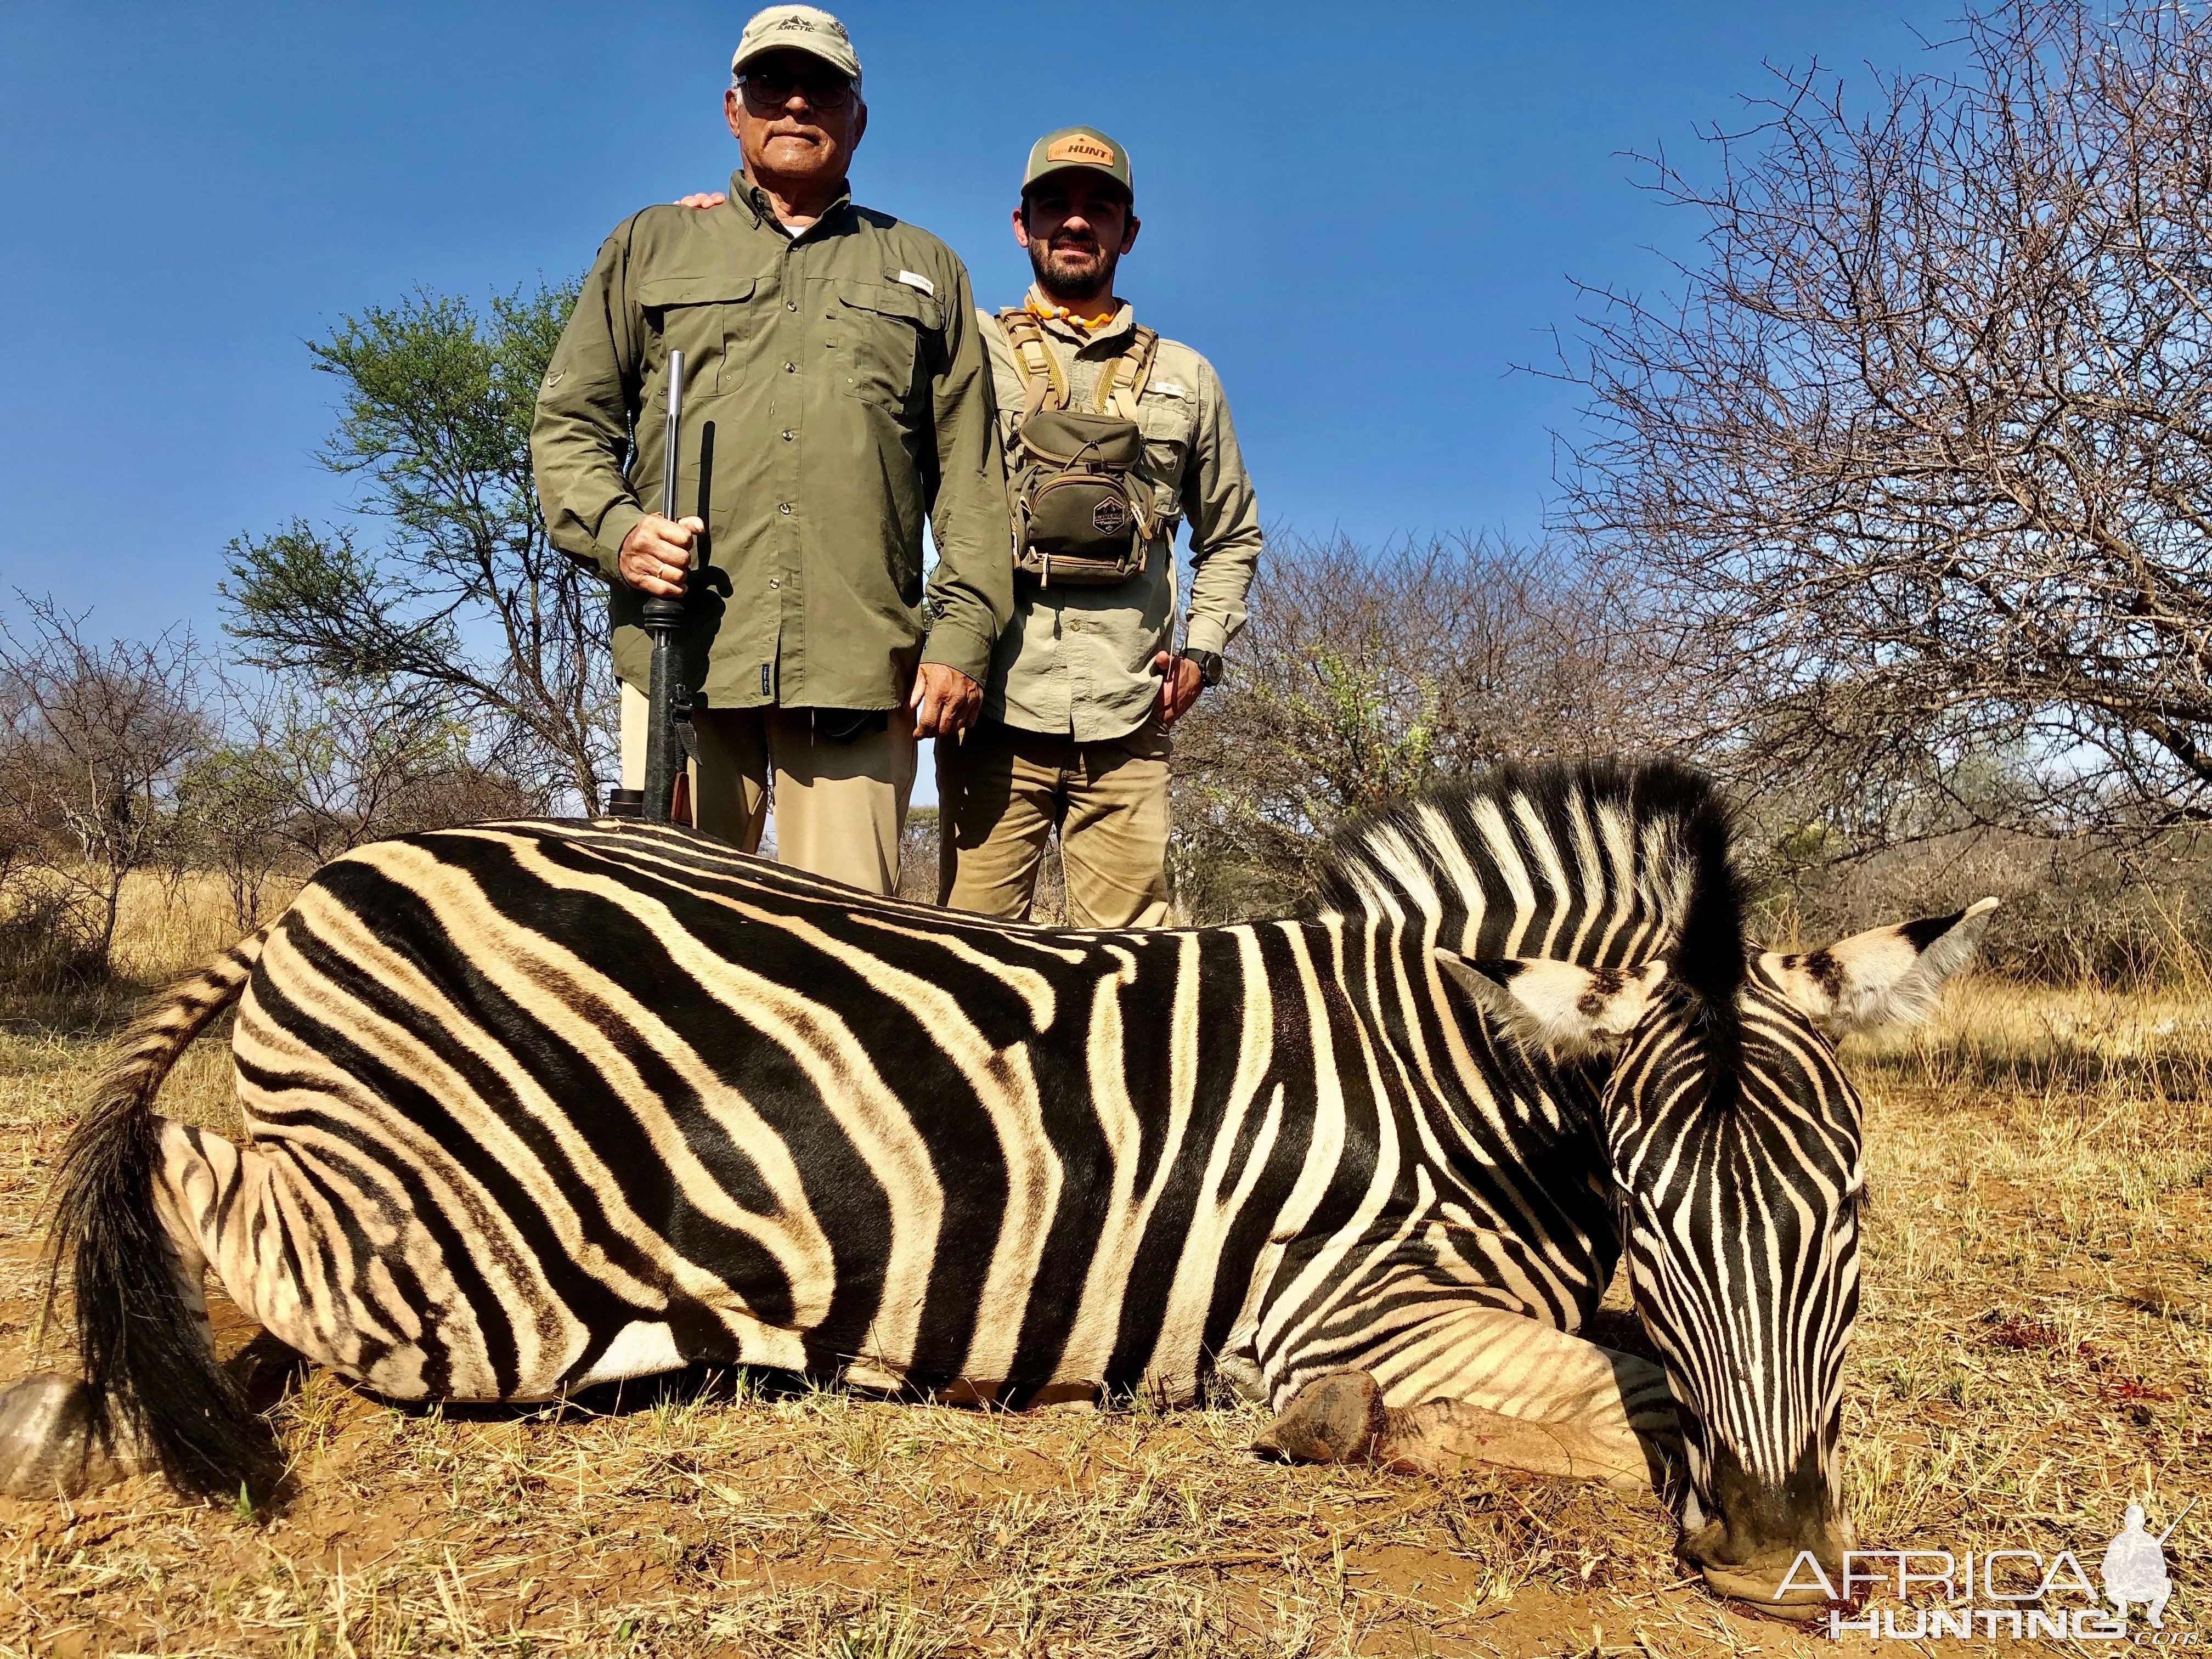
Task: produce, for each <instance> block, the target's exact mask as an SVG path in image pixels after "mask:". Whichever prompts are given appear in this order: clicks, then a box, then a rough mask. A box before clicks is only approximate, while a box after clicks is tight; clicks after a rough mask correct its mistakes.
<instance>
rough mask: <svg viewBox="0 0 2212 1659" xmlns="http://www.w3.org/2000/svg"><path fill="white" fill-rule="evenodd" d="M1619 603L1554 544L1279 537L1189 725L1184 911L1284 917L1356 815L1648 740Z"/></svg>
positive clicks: (1180, 841) (1181, 856)
mask: <svg viewBox="0 0 2212 1659" xmlns="http://www.w3.org/2000/svg"><path fill="white" fill-rule="evenodd" d="M1626 623H1627V617H1626V611H1625V609H1624V608H1623V606H1622V604H1621V600H1620V595H1619V594H1618V593H1616V592H1613V590H1612V589H1610V588H1609V587H1607V586H1606V585H1604V584H1603V583H1601V582H1600V581H1598V580H1594V579H1593V577H1592V575H1591V573H1589V571H1588V570H1586V569H1585V568H1582V567H1580V566H1578V565H1577V564H1576V563H1574V562H1570V561H1567V560H1564V559H1562V558H1560V557H1559V556H1555V555H1554V554H1553V553H1552V552H1551V551H1549V550H1543V549H1527V548H1518V547H1513V546H1509V545H1504V544H1497V543H1493V542H1490V541H1487V540H1469V539H1468V538H1451V539H1446V538H1434V539H1431V540H1429V541H1426V542H1412V541H1408V542H1404V543H1400V544H1395V545H1394V546H1390V547H1387V548H1384V549H1383V550H1380V551H1376V550H1370V549H1365V548H1361V547H1358V546H1356V545H1354V544H1352V543H1350V542H1347V541H1346V540H1344V539H1343V538H1337V539H1335V540H1334V541H1328V542H1310V541H1306V540H1304V539H1303V538H1298V537H1296V536H1279V537H1278V538H1275V539H1273V540H1272V541H1271V542H1270V544H1269V546H1268V550H1267V557H1266V559H1265V560H1264V561H1263V562H1261V568H1260V574H1259V579H1258V580H1257V581H1256V582H1255V585H1254V587H1253V591H1252V622H1251V625H1250V627H1249V628H1248V629H1246V631H1245V632H1244V633H1243V635H1240V636H1239V638H1238V641H1237V647H1236V650H1235V651H1234V652H1233V653H1231V659H1230V660H1231V675H1230V678H1229V680H1228V682H1227V683H1226V684H1225V685H1224V686H1223V687H1222V688H1221V689H1220V690H1217V691H1214V692H1211V693H1209V694H1208V695H1207V696H1206V697H1205V699H1204V700H1203V701H1201V702H1200V704H1199V708H1198V711H1197V713H1196V714H1194V715H1193V716H1192V717H1191V718H1190V719H1189V720H1188V721H1186V722H1185V724H1183V725H1182V726H1178V727H1177V729H1176V831H1175V833H1176V866H1177V879H1178V884H1179V888H1180V890H1181V892H1182V897H1183V902H1184V903H1185V905H1186V907H1187V908H1194V909H1195V910H1199V911H1202V912H1204V913H1205V914H1208V915H1215V914H1228V913H1230V912H1232V911H1238V912H1242V911H1249V910H1251V909H1253V908H1262V909H1264V908H1280V907H1281V906H1283V905H1285V904H1286V903H1288V902H1290V900H1291V896H1293V895H1294V894H1296V893H1297V892H1299V891H1301V890H1303V888H1304V885H1305V879H1304V878H1305V867H1306V861H1307V860H1308V859H1309V858H1310V856H1311V855H1312V854H1313V853H1314V852H1315V851H1316V850H1317V843H1318V841H1319V838H1320V837H1321V836H1324V835H1326V834H1327V833H1328V830H1330V829H1333V828H1334V826H1335V824H1336V823H1337V822H1338V821H1339V820H1340V818H1341V817H1344V815H1345V814H1346V813H1347V812H1351V811H1357V810H1358V808H1360V807H1363V806H1367V805H1374V804H1376V803H1377V802H1380V801H1384V800H1389V799H1392V798H1394V797H1396V796H1401V795H1404V794H1407V793H1410V792H1412V791H1413V790H1415V789H1418V788H1419V787H1421V786H1422V785H1424V784H1425V783H1427V782H1429V781H1432V780H1433V779H1435V778H1437V777H1439V776H1445V775H1455V774H1465V773H1470V772H1475V771H1479V770H1480V769H1482V768H1484V767H1486V766H1489V765H1492V764H1494V763H1497V762H1498V761H1500V760H1504V759H1516V758H1540V757H1579V756H1583V755H1589V754H1595V753H1601V752H1606V751H1607V750H1614V749H1618V748H1622V747H1627V746H1631V745H1632V744H1635V743H1636V742H1637V741H1638V739H1639V738H1642V737H1644V735H1645V733H1644V728H1643V726H1642V724H1641V716H1640V714H1639V708H1640V705H1641V702H1642V699H1641V698H1639V697H1638V695H1637V693H1636V690H1635V683H1636V682H1635V676H1636V672H1637V668H1636V660H1637V659H1636V647H1637V635H1636V632H1635V630H1634V629H1632V627H1629V626H1627V625H1626Z"/></svg>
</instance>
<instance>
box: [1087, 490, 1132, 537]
mask: <svg viewBox="0 0 2212 1659" xmlns="http://www.w3.org/2000/svg"><path fill="white" fill-rule="evenodd" d="M1128 522H1129V508H1128V506H1127V503H1126V502H1124V501H1122V499H1121V497H1120V496H1119V495H1105V496H1101V497H1100V498H1099V501H1098V505H1097V506H1096V507H1092V508H1091V528H1092V529H1093V530H1095V531H1097V532H1098V533H1099V534H1100V535H1102V536H1113V535H1118V534H1120V533H1121V531H1122V529H1123V528H1124V527H1126V526H1127V524H1128Z"/></svg>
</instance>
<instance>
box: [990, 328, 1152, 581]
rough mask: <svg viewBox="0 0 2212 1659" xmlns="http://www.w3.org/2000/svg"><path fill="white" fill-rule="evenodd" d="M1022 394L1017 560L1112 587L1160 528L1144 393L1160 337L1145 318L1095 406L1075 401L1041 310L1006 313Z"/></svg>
mask: <svg viewBox="0 0 2212 1659" xmlns="http://www.w3.org/2000/svg"><path fill="white" fill-rule="evenodd" d="M999 326H1000V328H1001V329H1003V330H1004V331H1006V343H1007V344H1008V345H1010V346H1011V347H1012V349H1013V356H1014V363H1015V367H1016V368H1018V369H1019V370H1020V372H1021V377H1022V386H1023V391H1024V403H1023V406H1022V412H1021V415H1020V416H1019V417H1018V420H1017V421H1016V422H1015V425H1014V453H1012V455H1011V456H1010V457H1009V458H1008V460H1009V465H1011V466H1012V469H1013V477H1012V479H1011V480H1010V481H1009V482H1010V483H1011V486H1012V497H1013V515H1014V568H1015V569H1017V570H1018V571H1021V572H1022V573H1023V574H1025V575H1030V576H1034V577H1036V579H1037V580H1038V581H1039V582H1041V583H1043V584H1045V585H1047V586H1049V585H1050V584H1052V583H1054V582H1066V583H1067V584H1069V585H1070V586H1082V587H1111V586H1118V585H1120V584H1121V583H1122V582H1126V581H1127V580H1129V579H1130V578H1131V577H1132V576H1134V575H1135V574H1137V573H1138V572H1139V571H1140V570H1141V569H1143V568H1144V564H1145V554H1146V548H1147V546H1148V544H1150V543H1151V542H1152V538H1154V537H1156V536H1158V534H1159V533H1160V529H1161V524H1160V517H1159V514H1158V512H1157V511H1156V510H1155V509H1154V507H1153V505H1152V485H1151V483H1150V482H1149V481H1148V480H1147V479H1146V477H1144V476H1143V472H1142V468H1143V465H1144V459H1145V435H1144V433H1143V431H1142V429H1141V428H1139V426H1138V425H1137V399H1138V398H1139V397H1140V396H1142V395H1143V393H1144V390H1145V382H1146V380H1149V379H1150V378H1151V377H1152V359H1153V357H1154V356H1155V355H1156V354H1157V352H1158V349H1159V343H1160V337H1159V336H1158V334H1156V333H1154V332H1153V331H1152V330H1151V329H1148V328H1143V327H1139V328H1137V329H1135V330H1134V331H1133V332H1132V333H1131V335H1130V338H1129V345H1128V348H1127V349H1126V350H1125V351H1123V352H1122V354H1121V356H1119V357H1116V358H1115V359H1114V360H1113V361H1112V362H1109V363H1108V364H1106V365H1105V367H1104V368H1103V370H1102V371H1101V373H1100V374H1099V377H1098V393H1097V398H1096V399H1095V400H1094V402H1095V403H1096V405H1097V406H1096V407H1095V408H1092V409H1088V410H1082V409H1073V408H1071V407H1069V404H1070V402H1071V401H1072V400H1071V398H1070V396H1069V393H1068V386H1067V377H1066V374H1065V372H1064V371H1063V370H1062V369H1061V368H1060V360H1059V358H1058V357H1057V356H1054V352H1053V350H1052V348H1051V347H1050V346H1049V345H1048V344H1047V343H1046V341H1045V337H1044V331H1043V329H1042V328H1041V327H1040V326H1039V325H1038V323H1037V319H1036V317H1034V316H1033V315H1031V314H1030V313H1029V312H1027V311H1025V310H1024V309H1022V308H1020V307H1009V308H1008V309H1006V310H1005V311H1002V312H1000V313H999Z"/></svg>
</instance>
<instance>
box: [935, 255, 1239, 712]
mask: <svg viewBox="0 0 2212 1659" xmlns="http://www.w3.org/2000/svg"><path fill="white" fill-rule="evenodd" d="M1031 294H1032V295H1033V296H1035V297H1036V299H1037V301H1038V303H1039V304H1040V305H1042V304H1043V303H1044V301H1043V297H1042V295H1036V290H1034V289H1032V290H1031ZM978 316H979V317H980V318H981V326H982V329H983V337H984V339H985V341H986V342H987V344H988V346H989V348H990V354H991V374H992V378H993V379H994V380H995V381H996V383H997V386H998V408H999V427H1000V437H1001V439H1002V441H1004V442H1005V443H1006V446H1007V448H1008V451H1009V453H1011V452H1012V446H1013V434H1014V425H1015V422H1016V419H1017V417H1018V416H1019V415H1020V413H1021V410H1022V407H1023V398H1024V386H1023V383H1022V376H1021V371H1020V369H1019V368H1017V367H1016V364H1015V358H1014V353H1013V349H1012V347H1011V346H1010V345H1008V344H1007V343H1006V331H1005V330H1004V329H1002V328H1000V326H999V323H998V319H996V318H995V317H993V316H991V315H989V314H988V313H978ZM1135 327H1136V313H1135V312H1134V310H1133V309H1132V308H1131V307H1128V306H1126V305H1125V306H1123V307H1121V313H1120V314H1119V315H1118V316H1116V317H1115V319H1114V320H1113V321H1112V322H1111V323H1109V324H1108V325H1106V326H1105V327H1103V328H1102V329H1099V330H1097V331H1095V332H1094V331H1091V330H1090V329H1086V328H1082V327H1079V326H1078V325H1075V324H1073V323H1066V322H1058V321H1054V322H1048V323H1046V324H1044V325H1043V328H1044V336H1045V342H1046V345H1047V348H1048V349H1049V350H1051V351H1052V352H1053V354H1054V356H1056V357H1058V358H1059V360H1060V368H1061V370H1062V371H1063V373H1064V374H1066V378H1067V382H1068V395H1069V401H1070V403H1071V405H1072V406H1073V407H1074V408H1077V409H1089V408H1091V407H1092V405H1093V403H1094V400H1095V399H1096V398H1097V391H1098V379H1099V376H1100V375H1101V374H1103V372H1104V370H1105V367H1106V365H1107V364H1108V363H1110V362H1113V361H1115V359H1116V358H1118V357H1119V356H1121V354H1122V353H1123V352H1124V351H1125V350H1127V348H1128V343H1129V336H1130V331H1132V330H1133V329H1134V328H1135ZM1137 424H1138V425H1139V427H1140V428H1142V429H1143V431H1144V435H1145V460H1144V477H1145V479H1146V483H1149V484H1150V485H1151V487H1152V499H1153V504H1154V506H1155V507H1157V508H1158V512H1159V514H1160V517H1161V520H1162V521H1163V525H1164V530H1163V533H1162V534H1161V535H1159V536H1158V537H1157V538H1154V539H1153V541H1152V544H1151V546H1150V547H1149V548H1148V550H1146V558H1145V566H1144V568H1143V569H1142V570H1141V571H1140V572H1139V573H1138V574H1136V575H1135V576H1133V577H1132V578H1130V580H1127V581H1126V582H1124V583H1122V584H1121V585H1120V586H1115V587H1077V586H1069V585H1066V584H1062V583H1058V582H1054V583H1051V584H1049V585H1043V584H1040V583H1039V582H1037V581H1036V580H1035V579H1034V578H1032V577H1030V576H1017V577H1016V578H1015V586H1014V615H1013V620H1012V622H1011V623H1008V624H1007V627H1006V631H1005V632H1004V633H1003V634H1001V635H1000V637H999V642H998V647H997V648H996V649H995V650H994V652H993V653H992V655H991V678H989V680H988V681H987V682H986V683H985V685H984V690H983V714H984V718H985V719H987V720H1003V721H1005V722H1006V724H1007V725H1009V726H1020V727H1022V728H1023V729H1024V730H1025V731H1030V732H1053V733H1054V734H1057V735H1060V736H1066V737H1072V738H1074V739H1075V741H1077V742H1078V743H1097V742H1103V741H1105V740H1107V739H1110V738H1121V737H1126V736H1127V735H1128V734H1129V733H1130V732H1133V731H1135V730H1136V729H1137V728H1138V727H1139V726H1142V725H1143V724H1144V723H1145V721H1146V720H1147V719H1149V718H1150V717H1151V715H1152V710H1153V708H1154V706H1155V705H1156V704H1157V703H1158V700H1159V692H1160V677H1159V675H1158V672H1157V671H1154V669H1153V667H1152V659H1153V657H1154V656H1155V655H1157V654H1158V653H1159V652H1161V651H1164V650H1173V649H1175V648H1176V637H1175V635H1176V598H1177V594H1176V559H1175V538H1176V529H1177V527H1178V526H1180V525H1181V524H1182V522H1183V521H1184V520H1186V519H1187V520H1188V521H1189V524H1190V555H1189V559H1190V599H1189V617H1188V625H1187V627H1186V629H1185V630H1184V635H1183V640H1182V645H1183V647H1184V648H1185V649H1188V650H1192V651H1216V652H1218V651H1225V650H1227V649H1228V647H1229V642H1230V641H1231V640H1233V639H1235V638H1236V637H1237V631H1238V630H1239V629H1242V628H1243V626H1244V619H1245V615H1246V612H1245V609H1244V596H1245V593H1246V592H1247V590H1249V588H1250V587H1251V586H1252V574H1253V572H1254V571H1255V569H1257V568H1258V567H1259V563H1260V545H1261V536H1260V507H1259V502H1258V501H1257V499H1256V498H1255V496H1254V495H1253V493H1252V477H1251V475H1250V474H1249V473H1248V472H1247V471H1245V470H1244V457H1243V452H1242V451H1240V450H1239V449H1238V448H1237V428H1236V427H1235V426H1234V425H1233V424H1232V423H1231V421H1230V418H1229V400H1228V399H1227V398H1225V397H1224V396H1223V395H1222V391H1221V381H1220V380H1219V379H1218V377H1217V376H1216V375H1215V374H1214V372H1213V365H1212V364H1211V363H1209V362H1206V359H1205V358H1203V357H1201V356H1199V355H1198V353H1196V352H1195V351H1193V350H1192V349H1190V348H1189V347H1188V346H1187V345H1183V344H1181V343H1178V342H1176V341H1174V340H1168V339H1163V340H1162V341H1161V342H1160V343H1159V350H1158V355H1157V356H1155V357H1154V358H1153V361H1152V378H1151V379H1150V380H1147V381H1146V383H1145V390H1144V393H1143V395H1142V396H1141V397H1140V398H1138V400H1137Z"/></svg>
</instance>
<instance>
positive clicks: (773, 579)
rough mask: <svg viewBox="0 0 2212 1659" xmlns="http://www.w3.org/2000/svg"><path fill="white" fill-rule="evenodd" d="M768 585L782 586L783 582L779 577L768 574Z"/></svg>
mask: <svg viewBox="0 0 2212 1659" xmlns="http://www.w3.org/2000/svg"><path fill="white" fill-rule="evenodd" d="M768 585H769V586H770V587H781V586H783V583H782V581H781V579H780V578H777V577H775V576H770V577H769V579H768Z"/></svg>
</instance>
